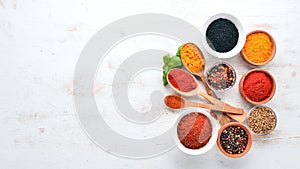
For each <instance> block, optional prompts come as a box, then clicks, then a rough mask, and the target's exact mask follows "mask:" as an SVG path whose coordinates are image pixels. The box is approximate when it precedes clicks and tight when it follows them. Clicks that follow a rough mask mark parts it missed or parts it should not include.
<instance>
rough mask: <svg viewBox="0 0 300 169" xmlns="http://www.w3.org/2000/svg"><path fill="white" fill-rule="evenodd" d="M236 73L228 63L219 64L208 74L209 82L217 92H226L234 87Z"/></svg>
mask: <svg viewBox="0 0 300 169" xmlns="http://www.w3.org/2000/svg"><path fill="white" fill-rule="evenodd" d="M235 79H236V74H235V71H234V70H233V68H232V67H231V66H229V65H228V64H226V63H218V64H216V65H214V66H213V67H212V68H210V69H209V70H208V72H207V81H208V84H209V85H210V87H212V88H213V89H215V90H224V89H227V88H230V87H232V86H233V85H234V83H235Z"/></svg>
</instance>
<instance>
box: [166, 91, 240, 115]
mask: <svg viewBox="0 0 300 169" xmlns="http://www.w3.org/2000/svg"><path fill="white" fill-rule="evenodd" d="M172 101H174V102H172ZM165 104H166V105H167V106H168V107H170V108H172V109H181V108H184V107H200V108H205V109H211V110H216V111H223V112H226V113H231V114H238V115H242V114H243V112H244V111H243V109H241V108H235V107H231V106H228V105H224V106H220V105H214V104H206V103H201V102H192V101H189V100H187V99H185V98H183V97H181V96H179V95H175V94H171V95H168V96H166V97H165ZM178 105H179V106H178Z"/></svg>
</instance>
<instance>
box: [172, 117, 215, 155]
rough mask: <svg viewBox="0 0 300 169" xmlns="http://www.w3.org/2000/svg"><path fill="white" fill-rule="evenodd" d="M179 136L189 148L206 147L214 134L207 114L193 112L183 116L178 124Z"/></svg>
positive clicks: (182, 142)
mask: <svg viewBox="0 0 300 169" xmlns="http://www.w3.org/2000/svg"><path fill="white" fill-rule="evenodd" d="M177 136H178V138H179V140H180V142H181V144H182V145H183V146H185V147H186V148H189V149H199V148H201V147H204V146H205V145H206V144H207V143H208V141H209V139H210V138H211V136H212V125H211V123H210V120H209V119H208V117H207V116H205V115H204V114H202V113H200V112H192V113H189V114H187V115H185V116H183V117H182V118H181V120H180V121H179V123H178V125H177Z"/></svg>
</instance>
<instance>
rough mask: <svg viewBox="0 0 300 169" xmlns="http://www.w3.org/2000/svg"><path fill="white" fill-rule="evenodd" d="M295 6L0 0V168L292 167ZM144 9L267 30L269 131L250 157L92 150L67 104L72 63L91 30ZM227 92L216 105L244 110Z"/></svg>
mask: <svg viewBox="0 0 300 169" xmlns="http://www.w3.org/2000/svg"><path fill="white" fill-rule="evenodd" d="M299 5H300V3H299V1H296V0H285V1H283V0H278V1H271V0H265V1H258V0H252V1H243V2H241V1H238V0H236V1H219V2H217V1H197V0H185V1H178V0H176V1H175V0H165V1H161V0H151V1H150V0H149V1H138V0H132V1H121V0H118V1H117V0H112V1H96V0H93V1H92V0H64V1H61V0H52V1H50V0H49V1H46V0H45V1H36V0H31V1H30V0H0V58H1V61H0V67H1V71H0V81H1V88H0V168H1V169H23V168H46V169H48V168H49V169H50V168H51V169H52V168H61V169H63V168H70V169H75V168H89V169H92V168H103V169H107V168H111V169H120V168H124V169H141V168H149V169H160V168H162V169H174V168H180V169H182V168H189V169H193V168H284V167H285V168H299V167H298V163H297V160H298V158H299V157H298V155H299V153H298V151H299V149H300V125H299V122H300V112H299V109H300V106H299V103H298V102H299V99H298V97H297V96H298V94H299V92H300V90H299V84H300V78H299V73H300V65H299V63H300V59H299V50H297V48H299V46H300V40H299V38H298V37H299V35H298V34H299V30H300V24H299V20H300V12H299ZM145 12H151V13H164V14H169V15H173V16H176V17H179V18H182V19H184V20H186V21H188V22H190V23H191V24H193V25H195V26H196V27H198V28H199V29H201V28H202V25H203V24H204V22H205V20H206V19H207V18H208V17H209V16H211V15H213V14H215V13H219V12H228V13H231V14H233V15H235V16H237V17H238V18H239V19H240V20H241V22H242V23H243V25H244V28H245V31H246V32H249V31H251V30H253V29H264V30H266V31H268V32H270V33H271V34H272V35H273V36H274V38H275V40H276V42H277V46H278V48H277V54H276V57H275V59H274V60H273V61H272V62H271V63H270V64H269V65H267V66H265V67H264V68H265V69H267V70H269V71H271V72H272V73H273V74H274V75H275V77H276V79H277V87H278V90H277V92H276V95H275V97H274V99H273V100H272V101H270V102H269V103H268V104H267V105H268V106H270V107H272V108H274V109H275V110H276V112H277V115H278V126H277V128H276V130H275V131H274V132H273V133H272V134H270V135H268V136H265V137H255V138H254V142H253V147H252V149H251V150H250V152H249V153H248V154H247V155H246V156H244V157H243V158H240V159H229V158H227V157H225V156H224V155H222V154H221V153H220V152H219V150H218V148H217V146H215V147H214V148H213V149H212V150H211V151H209V152H208V153H206V154H205V155H202V156H195V157H194V156H188V155H185V154H183V153H182V152H181V151H180V150H178V149H173V150H172V151H170V152H168V153H167V154H164V155H162V156H159V157H155V158H152V159H146V160H130V159H123V158H119V157H116V156H113V155H110V154H108V153H106V152H105V151H103V150H101V149H100V148H98V147H97V146H96V145H94V143H92V141H91V140H89V138H88V137H87V136H86V135H85V134H84V132H83V131H82V129H81V128H80V125H79V123H78V121H77V119H76V114H75V110H74V107H73V101H72V78H73V71H74V68H75V64H76V61H77V59H78V57H79V55H80V52H81V50H82V48H83V47H84V45H85V44H86V42H87V41H88V40H89V39H90V38H91V37H92V36H93V35H94V34H95V33H96V32H97V31H98V30H99V29H101V28H102V27H104V26H105V25H107V24H109V23H110V22H113V21H115V20H117V19H119V18H122V17H124V16H129V15H132V14H138V13H145ZM226 61H228V62H230V63H231V64H232V65H233V66H235V67H236V69H237V71H238V76H239V77H240V76H241V75H242V74H243V73H245V72H246V71H247V70H248V69H249V67H248V66H247V65H246V64H245V63H244V62H243V61H242V60H241V59H240V58H239V57H235V58H232V59H229V60H226ZM237 92H238V91H237V85H236V86H235V87H234V88H233V89H231V90H230V91H228V93H226V95H225V96H230V97H226V101H228V102H234V103H235V104H237V105H243V106H245V108H246V109H247V110H248V109H249V108H250V106H249V105H247V104H245V103H244V102H243V101H242V100H241V97H240V96H239V94H238V93H237ZM114 119H115V118H114V116H110V118H109V119H108V121H109V120H110V121H112V122H113V121H114ZM125 134H126V133H125ZM151 134H155V133H151V132H150V133H149V135H151Z"/></svg>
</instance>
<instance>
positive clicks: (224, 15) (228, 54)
mask: <svg viewBox="0 0 300 169" xmlns="http://www.w3.org/2000/svg"><path fill="white" fill-rule="evenodd" d="M220 18H224V19H228V20H230V21H231V22H232V23H233V24H234V25H235V27H236V28H237V30H238V32H239V39H238V42H237V44H236V46H235V47H234V48H233V49H232V50H230V51H228V52H224V53H221V52H217V51H215V50H214V49H212V48H211V47H210V46H209V44H208V42H207V39H206V38H204V40H203V41H204V42H203V44H204V48H205V49H206V51H207V52H208V53H209V54H211V55H213V56H215V57H217V58H230V57H233V56H236V55H237V54H239V53H240V51H241V50H242V49H243V47H244V44H245V41H246V34H245V32H244V28H243V26H242V24H241V22H240V21H239V20H238V19H237V18H236V17H235V16H233V15H230V14H227V13H219V14H216V15H213V16H212V17H210V18H209V19H208V20H207V21H206V22H205V24H204V26H203V32H204V36H205V37H206V30H207V28H208V26H209V25H210V24H211V23H212V22H213V21H215V20H217V19H220Z"/></svg>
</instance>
